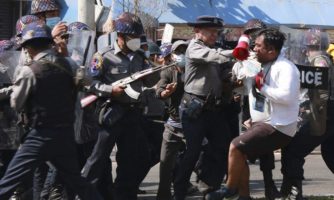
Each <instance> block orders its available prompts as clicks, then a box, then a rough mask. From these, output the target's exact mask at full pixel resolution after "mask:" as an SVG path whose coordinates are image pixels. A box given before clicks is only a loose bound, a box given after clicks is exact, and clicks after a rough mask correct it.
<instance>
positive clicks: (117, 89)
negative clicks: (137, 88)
mask: <svg viewBox="0 0 334 200" xmlns="http://www.w3.org/2000/svg"><path fill="white" fill-rule="evenodd" d="M125 88H126V86H125V85H122V84H119V85H115V86H113V87H112V92H111V96H114V97H117V96H120V95H121V94H122V93H123V92H124V89H125Z"/></svg>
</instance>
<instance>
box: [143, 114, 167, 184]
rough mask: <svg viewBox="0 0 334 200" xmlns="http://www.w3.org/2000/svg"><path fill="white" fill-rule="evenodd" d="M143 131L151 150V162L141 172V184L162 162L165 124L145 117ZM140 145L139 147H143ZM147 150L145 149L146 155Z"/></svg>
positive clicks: (145, 141) (145, 140)
mask: <svg viewBox="0 0 334 200" xmlns="http://www.w3.org/2000/svg"><path fill="white" fill-rule="evenodd" d="M143 129H144V131H145V135H146V137H145V138H143V140H144V141H143V142H141V143H147V144H148V148H149V162H147V163H146V167H145V166H144V167H143V169H142V171H141V172H139V182H140V183H141V182H143V180H144V179H145V177H146V175H147V174H148V173H149V171H150V169H151V168H152V167H153V166H154V165H156V164H158V163H159V161H160V150H161V140H162V134H163V132H164V123H163V122H161V121H158V120H154V118H152V119H150V118H147V117H145V118H144V121H143ZM141 143H139V145H141ZM145 152H147V149H144V152H143V153H145Z"/></svg>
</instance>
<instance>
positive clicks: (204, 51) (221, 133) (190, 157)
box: [174, 16, 230, 199]
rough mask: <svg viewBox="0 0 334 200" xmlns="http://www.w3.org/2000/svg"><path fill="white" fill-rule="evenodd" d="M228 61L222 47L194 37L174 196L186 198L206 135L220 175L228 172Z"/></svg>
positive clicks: (211, 20)
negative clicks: (183, 146)
mask: <svg viewBox="0 0 334 200" xmlns="http://www.w3.org/2000/svg"><path fill="white" fill-rule="evenodd" d="M190 25H192V26H195V27H196V26H198V27H201V26H206V27H220V28H221V27H222V22H221V19H219V18H216V17H210V16H209V17H199V18H198V19H197V22H196V23H193V24H190ZM228 61H229V59H228V58H227V56H226V55H225V54H224V52H223V50H222V49H212V48H210V47H208V46H206V45H205V44H204V43H203V41H201V40H199V39H192V40H191V41H190V43H189V45H188V48H187V51H186V66H185V87H184V90H185V94H184V95H183V98H182V100H181V104H180V116H181V121H182V127H183V131H184V135H185V139H186V152H185V155H184V157H183V158H182V160H181V161H180V165H179V168H178V169H177V171H176V174H175V180H174V191H175V192H174V196H175V199H184V198H185V196H186V191H187V186H188V183H189V179H190V176H191V173H192V171H193V169H194V166H195V164H196V162H197V160H198V158H199V154H200V151H201V147H202V141H203V139H204V137H206V138H207V139H208V141H209V145H210V147H212V149H213V152H214V153H215V155H217V165H216V166H215V167H217V168H216V169H219V171H216V173H217V174H216V175H217V177H218V178H219V179H220V181H222V180H223V177H224V176H225V174H226V169H227V154H228V145H229V142H230V131H229V127H228V125H227V121H226V118H225V113H224V112H223V108H222V107H223V102H222V95H223V83H222V77H224V74H222V73H221V71H222V70H221V69H222V68H223V67H224V64H226V63H227V62H228Z"/></svg>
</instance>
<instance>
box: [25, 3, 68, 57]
mask: <svg viewBox="0 0 334 200" xmlns="http://www.w3.org/2000/svg"><path fill="white" fill-rule="evenodd" d="M30 13H31V14H32V15H35V16H37V17H38V18H39V19H41V20H42V21H44V22H45V24H46V25H47V26H48V27H50V28H51V29H52V38H56V37H59V36H61V35H62V34H63V33H66V32H67V26H66V23H65V22H61V18H60V9H59V6H58V4H57V2H56V0H33V1H32V2H31V8H30ZM55 47H56V48H57V51H58V52H59V53H60V54H62V55H64V56H67V54H68V52H67V47H66V43H65V42H63V41H59V42H58V41H57V40H56V41H55Z"/></svg>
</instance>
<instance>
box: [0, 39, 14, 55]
mask: <svg viewBox="0 0 334 200" xmlns="http://www.w3.org/2000/svg"><path fill="white" fill-rule="evenodd" d="M14 45H15V43H14V42H13V41H11V40H1V41H0V53H2V52H4V51H7V50H11V49H12V48H13V47H14Z"/></svg>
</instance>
